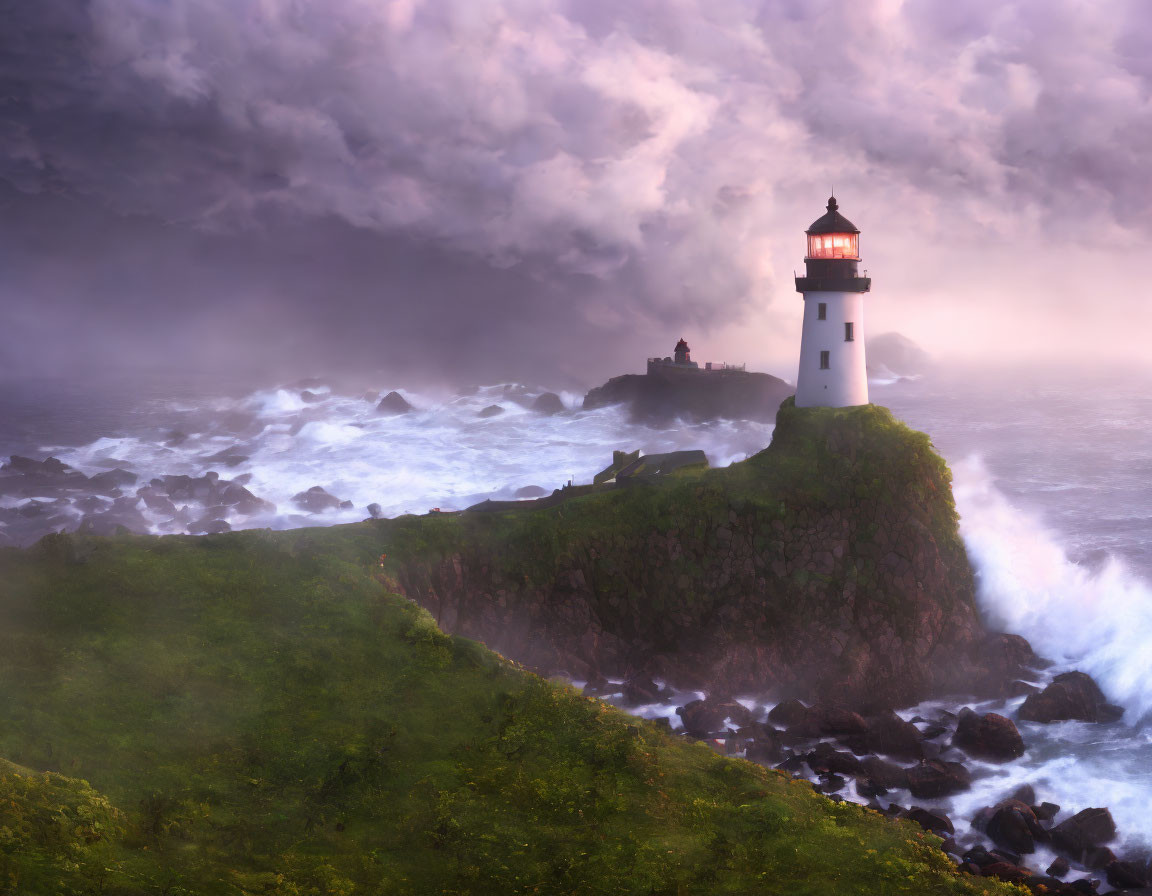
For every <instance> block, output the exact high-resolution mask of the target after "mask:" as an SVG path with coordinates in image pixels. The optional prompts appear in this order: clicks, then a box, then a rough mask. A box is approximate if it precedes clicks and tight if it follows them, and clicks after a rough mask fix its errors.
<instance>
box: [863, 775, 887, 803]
mask: <svg viewBox="0 0 1152 896" xmlns="http://www.w3.org/2000/svg"><path fill="white" fill-rule="evenodd" d="M856 792H857V793H858V794H860V796H862V797H865V798H867V799H871V798H873V797H878V796H884V795H885V794H886V793H888V788H887V787H881V786H880V785H879V784H877V783H876V782H875V781H873V780H872V779H871V778H869V777H868V776H867V775H862V776H860V777H858V778H857V779H856Z"/></svg>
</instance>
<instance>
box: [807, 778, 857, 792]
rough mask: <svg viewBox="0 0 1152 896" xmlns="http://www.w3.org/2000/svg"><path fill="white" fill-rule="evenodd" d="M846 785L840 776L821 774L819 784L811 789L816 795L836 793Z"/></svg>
mask: <svg viewBox="0 0 1152 896" xmlns="http://www.w3.org/2000/svg"><path fill="white" fill-rule="evenodd" d="M847 783H848V782H847V781H846V780H844V778H843V777H842V776H840V775H833V774H823V775H821V776H820V783H819V784H817V785H815V787H814V788H813V789H815V790H816V792H817V793H836V792H837V791H840V790H843V789H844V787H845V785H847Z"/></svg>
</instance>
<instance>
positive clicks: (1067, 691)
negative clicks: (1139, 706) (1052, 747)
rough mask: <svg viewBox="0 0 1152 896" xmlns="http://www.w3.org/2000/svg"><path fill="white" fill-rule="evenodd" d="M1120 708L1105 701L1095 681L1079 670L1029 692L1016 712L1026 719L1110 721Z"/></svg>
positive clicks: (1067, 673) (1058, 676) (1114, 717)
mask: <svg viewBox="0 0 1152 896" xmlns="http://www.w3.org/2000/svg"><path fill="white" fill-rule="evenodd" d="M1123 713H1124V711H1123V709H1121V708H1120V707H1117V706H1112V705H1111V704H1109V703H1108V702H1107V700H1106V698H1105V697H1104V693H1103V692H1102V691H1101V690H1100V688H1099V687H1098V686H1097V684H1096V682H1094V681H1093V680H1092V678H1091V677H1090V676H1088V675H1085V674H1084V673H1083V672H1065V673H1063V674H1062V675H1057V676H1056V678H1055V679H1053V681H1052V683H1051V684H1050V685H1048V687H1046V688H1045V689H1044V690H1043V691H1041V692H1040V693H1039V694H1032V695H1031V696H1030V697H1029V698H1028V699H1027V700H1025V701H1024V704H1023V705H1022V706H1021V707H1020V709H1019V711H1018V712H1017V715H1018V716H1019V717H1020V718H1021V719H1024V720H1025V721H1028V722H1059V721H1063V720H1065V719H1077V720H1079V721H1082V722H1114V721H1117V720H1118V719H1119V718H1120V716H1122V715H1123Z"/></svg>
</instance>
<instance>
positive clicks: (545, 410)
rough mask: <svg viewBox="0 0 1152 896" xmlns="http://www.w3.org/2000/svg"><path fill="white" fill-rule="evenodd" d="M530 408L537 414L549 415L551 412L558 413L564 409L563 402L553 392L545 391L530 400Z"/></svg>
mask: <svg viewBox="0 0 1152 896" xmlns="http://www.w3.org/2000/svg"><path fill="white" fill-rule="evenodd" d="M532 410H534V411H535V412H536V413H537V414H544V415H546V416H549V417H551V416H552V415H553V414H559V413H560V412H561V411H563V410H564V402H563V401H561V400H560V396H559V395H557V394H556V393H555V392H545V393H543V394H542V395H538V396H536V400H535V401H534V402H532Z"/></svg>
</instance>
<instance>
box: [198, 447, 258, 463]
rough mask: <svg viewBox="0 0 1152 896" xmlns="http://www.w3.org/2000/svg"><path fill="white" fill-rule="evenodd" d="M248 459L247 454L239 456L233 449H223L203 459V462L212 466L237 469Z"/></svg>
mask: <svg viewBox="0 0 1152 896" xmlns="http://www.w3.org/2000/svg"><path fill="white" fill-rule="evenodd" d="M248 459H249V457H248V455H247V454H241V453H240V452H239V451H238V450H237V449H235V448H225V449H224V450H223V451H217V452H216V453H215V454H212V455H209V456H208V457H206V458H204V461H205V463H209V464H212V465H214V466H223V467H238V466H240V464H242V463H244V461H246V460H248Z"/></svg>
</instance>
